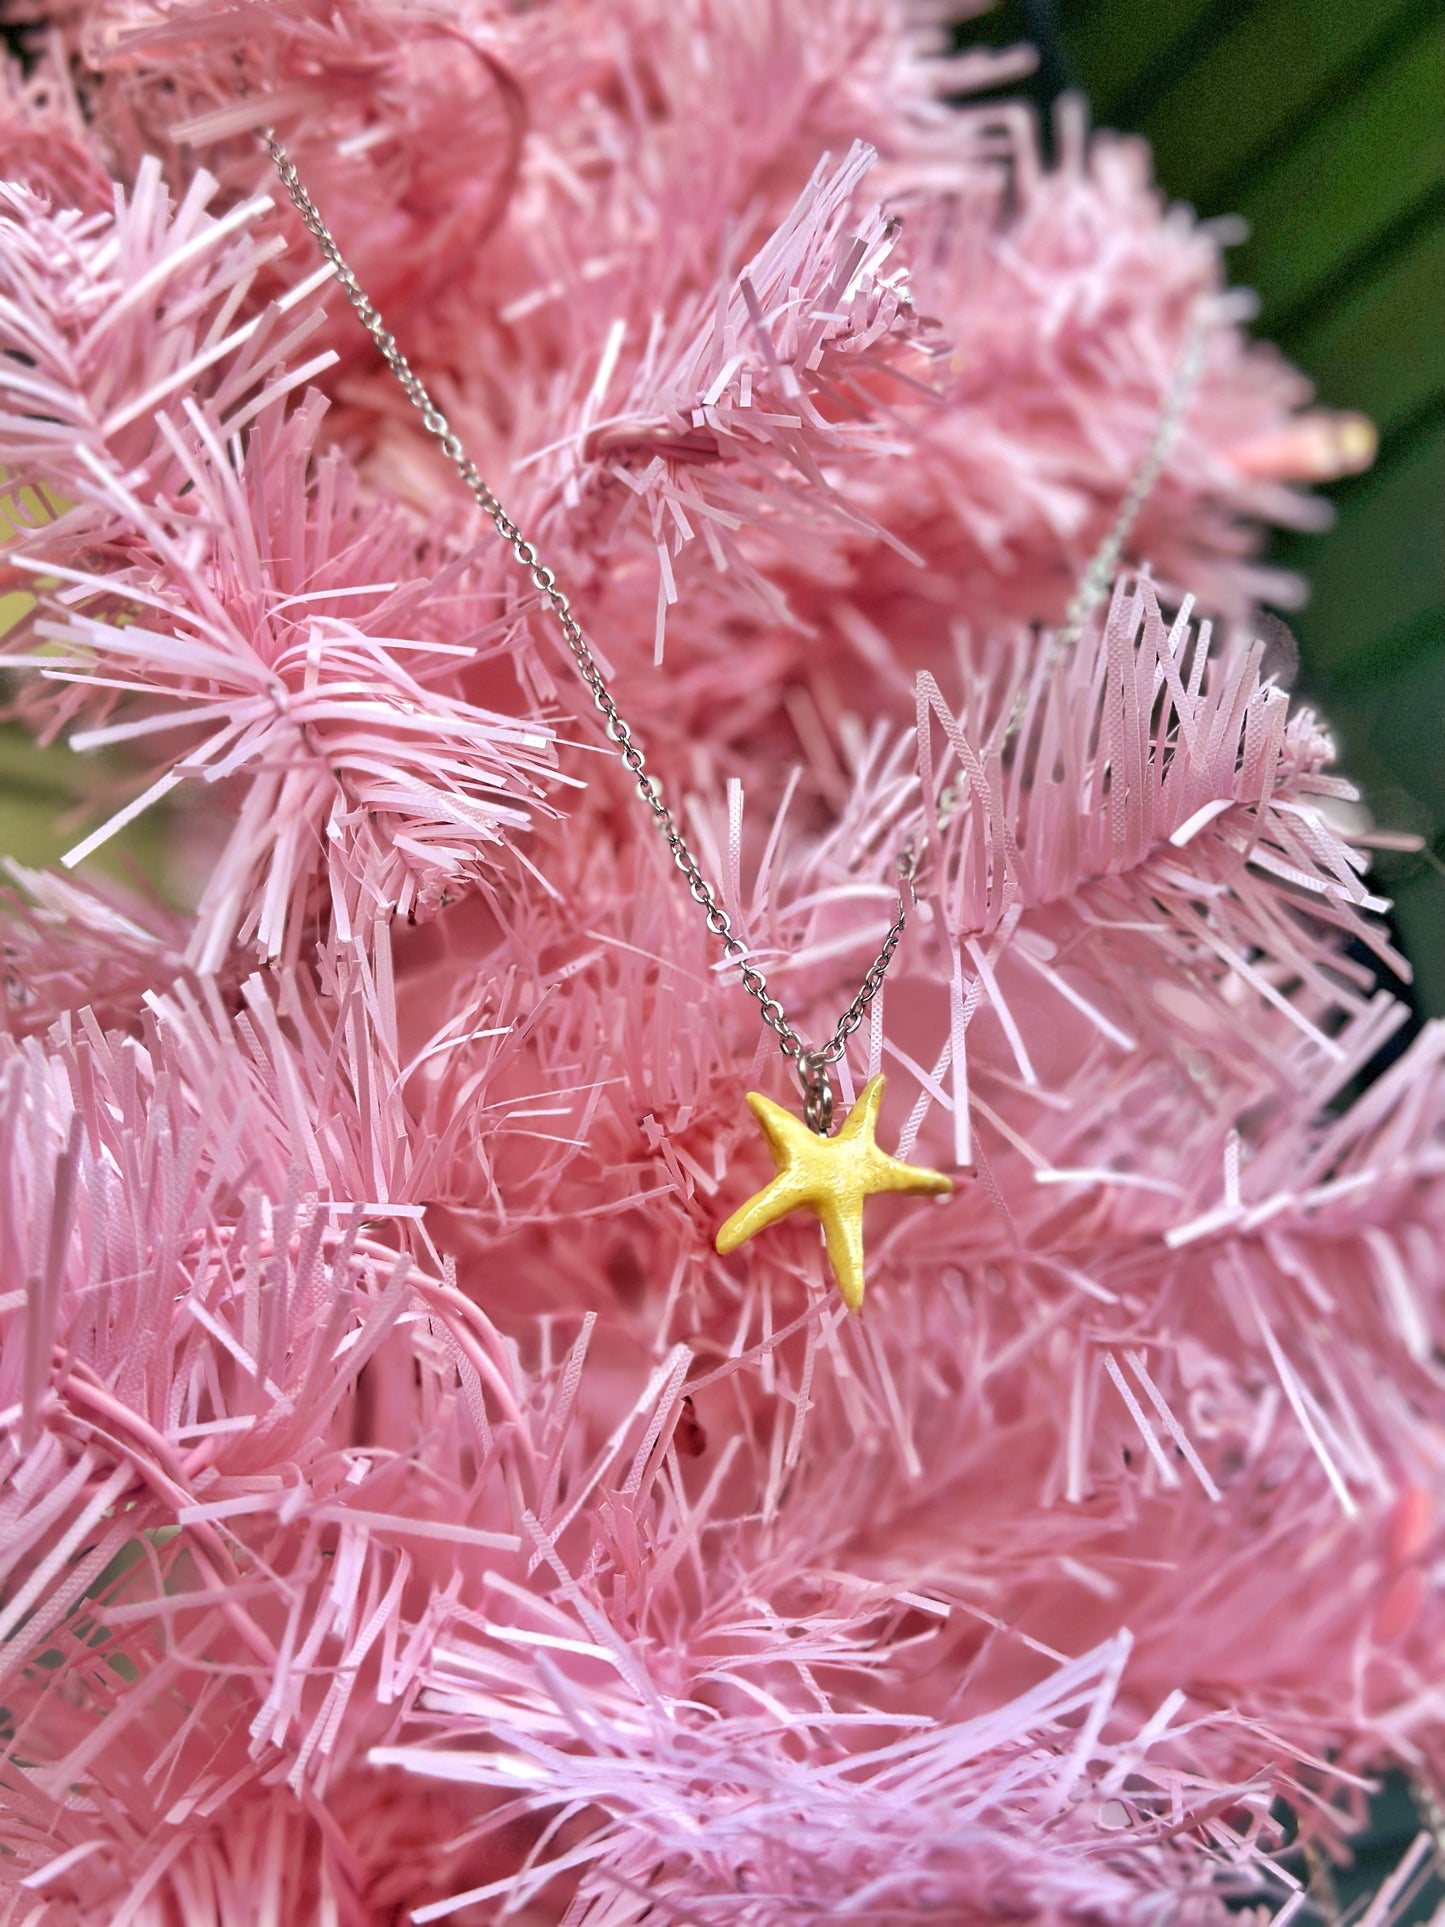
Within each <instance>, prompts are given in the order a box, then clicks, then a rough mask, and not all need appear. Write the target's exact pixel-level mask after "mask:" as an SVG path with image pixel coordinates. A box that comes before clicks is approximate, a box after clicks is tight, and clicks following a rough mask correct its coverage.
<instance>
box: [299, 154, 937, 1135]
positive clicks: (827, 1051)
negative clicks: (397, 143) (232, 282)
mask: <svg viewBox="0 0 1445 1927" xmlns="http://www.w3.org/2000/svg"><path fill="white" fill-rule="evenodd" d="M261 138H262V139H263V140H264V141H265V143H266V149H267V152H268V153H269V154H270V156H271V159H272V161H273V163H274V164H275V168H276V172H277V174H278V175H279V176H280V178H281V184H282V186H283V187H284V188H285V189H286V192H287V194H288V195H290V197H291V201H292V203H293V205H294V206H295V208H296V212H297V213H298V214H299V215H300V216H301V219H302V221H303V222H304V223H305V226H306V229H307V231H308V233H309V234H310V235H311V238H312V239H313V240H314V241H315V243H316V245H317V247H318V248H319V249H320V250H321V252H322V254H323V255H324V256H325V257H326V259H327V261H328V262H329V263H330V265H331V268H332V270H333V272H334V273H335V275H336V279H337V281H338V282H339V283H340V285H341V291H342V293H343V294H344V295H345V296H346V299H347V300H348V301H349V302H350V303H351V306H352V307H353V308H354V309H355V311H356V317H357V319H358V320H359V321H360V323H361V325H362V327H363V328H365V330H366V332H367V333H368V334H369V335H370V336H371V339H372V341H373V342H374V343H375V344H376V349H377V352H378V353H379V354H380V356H381V358H382V360H383V361H384V362H385V363H386V365H387V367H388V368H389V369H390V370H391V372H392V374H393V375H395V377H396V379H397V381H398V382H399V383H400V385H401V387H402V389H403V390H404V392H405V394H406V397H407V399H408V400H409V401H410V402H411V405H412V406H413V408H415V409H416V411H417V413H418V414H419V415H420V416H421V424H422V427H423V428H424V429H425V430H426V431H427V433H428V434H429V435H431V436H433V437H434V438H435V439H436V441H437V443H438V444H439V445H440V447H441V450H442V453H443V454H444V455H445V456H446V457H447V459H448V461H450V462H451V464H452V466H453V468H455V469H456V471H457V473H458V475H460V476H461V478H462V481H463V482H464V483H465V484H466V486H467V488H468V490H469V491H470V493H471V495H472V496H473V498H474V499H475V501H476V502H477V504H478V506H479V507H480V508H481V509H482V511H483V512H484V513H485V514H486V516H487V517H488V519H489V520H490V521H491V524H492V526H493V528H495V529H496V531H497V534H498V535H499V536H500V537H501V539H502V541H503V542H504V543H505V544H506V545H507V547H508V548H510V549H511V551H512V557H513V560H514V561H515V562H516V564H517V567H518V568H519V569H521V570H522V571H523V573H524V574H525V575H526V576H527V577H528V579H529V580H530V582H531V584H532V587H533V588H534V589H535V590H536V591H537V593H538V595H539V596H540V597H541V598H542V601H543V602H544V603H545V604H546V605H547V607H548V608H549V609H550V610H551V612H552V614H553V616H554V617H555V618H556V621H557V625H558V627H559V628H560V629H561V631H562V636H563V639H564V640H565V642H566V644H567V647H568V650H569V651H570V652H571V655H572V660H573V662H574V663H575V664H576V668H577V673H578V675H579V676H580V677H581V678H582V681H583V682H584V683H585V684H586V686H587V688H588V689H589V690H590V691H591V693H592V700H593V702H594V703H595V704H596V705H597V707H598V709H599V710H600V711H601V712H602V715H603V717H604V718H605V719H606V731H607V735H608V736H609V738H610V739H611V740H612V741H613V742H614V743H615V744H616V745H617V753H618V755H619V756H620V758H621V759H622V762H623V763H624V764H625V765H626V767H627V769H628V771H629V773H630V774H631V776H632V778H633V780H634V782H635V783H636V785H637V791H638V794H639V796H640V797H641V798H642V801H643V802H644V803H645V804H646V805H647V808H648V809H649V811H650V812H651V814H652V820H653V823H654V824H655V826H656V828H657V831H658V833H659V835H660V836H661V837H662V839H663V841H664V842H665V843H666V844H667V847H668V849H669V850H670V851H671V852H672V860H673V862H674V863H675V864H676V865H677V868H678V870H679V871H680V872H681V874H682V878H683V881H684V882H685V883H686V885H687V887H688V891H689V894H690V895H691V896H692V898H693V901H694V902H695V903H696V904H697V905H698V907H699V908H700V909H701V910H702V912H703V917H704V920H705V922H706V924H707V927H708V929H709V930H710V931H711V932H712V934H713V936H714V937H716V938H717V940H718V942H719V943H720V944H721V945H722V950H723V955H724V956H725V957H726V958H727V960H728V961H729V962H730V963H733V964H736V966H737V970H738V975H739V977H740V979H741V981H742V986H743V989H744V990H745V991H746V992H747V993H748V995H749V996H750V997H752V998H753V999H754V1000H755V1002H756V1003H757V1006H758V1009H759V1011H760V1013H761V1015H762V1020H763V1022H764V1023H765V1024H766V1025H767V1026H768V1028H769V1029H770V1030H771V1031H773V1032H774V1033H775V1034H776V1036H777V1039H778V1048H779V1050H780V1051H781V1052H782V1054H783V1056H784V1057H786V1058H788V1059H790V1061H791V1062H792V1063H793V1065H794V1067H795V1068H796V1069H797V1072H798V1075H799V1078H800V1080H801V1082H802V1085H803V1091H804V1097H805V1103H804V1114H805V1116H806V1118H807V1121H808V1123H809V1124H810V1125H811V1126H812V1128H813V1129H814V1130H815V1131H818V1132H819V1133H821V1134H822V1135H824V1136H826V1135H827V1132H828V1130H829V1128H830V1126H831V1123H832V1117H833V1090H832V1085H831V1083H830V1082H829V1079H828V1066H829V1065H830V1064H836V1063H837V1062H838V1060H839V1058H840V1057H841V1056H842V1055H843V1052H844V1050H845V1048H846V1046H847V1042H848V1039H849V1038H850V1037H851V1036H852V1035H853V1033H854V1031H855V1030H857V1028H858V1026H859V1025H860V1024H861V1023H862V1021H863V1017H864V1014H865V1012H866V1011H867V1009H868V1006H869V1005H870V1004H871V1003H872V1001H873V999H874V998H875V997H876V996H877V994H878V991H879V989H880V987H881V985H882V983H883V978H884V975H885V973H886V972H887V969H888V966H889V964H890V963H892V961H893V954H894V952H895V951H896V950H897V948H898V945H899V942H900V941H901V939H902V936H903V929H904V925H905V924H906V922H907V920H908V906H907V903H906V902H905V891H907V893H908V894H909V895H910V896H911V895H912V890H913V877H914V871H915V867H916V857H915V850H914V845H913V844H912V843H911V842H910V843H909V844H908V845H907V846H906V847H905V849H904V851H903V853H902V855H901V856H900V857H899V859H898V879H899V892H898V908H897V912H896V914H895V916H894V919H893V922H892V924H891V925H890V926H889V929H888V933H887V935H886V936H885V937H884V939H883V945H882V948H881V949H880V950H879V952H878V955H877V956H876V957H875V958H874V960H873V962H872V963H871V964H870V965H869V967H868V971H867V974H866V975H865V976H864V978H863V981H862V983H861V984H860V985H859V987H858V991H857V994H856V995H855V996H854V998H853V1001H852V1002H851V1003H850V1004H849V1006H848V1008H847V1009H846V1010H845V1011H844V1012H843V1015H842V1016H841V1017H840V1018H839V1019H838V1022H837V1024H836V1025H835V1027H834V1030H833V1034H832V1036H831V1037H829V1039H828V1040H827V1042H826V1043H825V1044H822V1045H820V1046H819V1047H818V1048H817V1049H814V1050H810V1049H809V1048H808V1046H807V1045H806V1044H805V1043H804V1041H803V1039H802V1037H801V1036H800V1035H799V1034H798V1032H797V1031H796V1030H795V1029H794V1028H793V1025H792V1024H791V1023H790V1022H789V1020H788V1016H787V1013H786V1012H785V1011H784V1009H783V1006H782V1004H781V1003H780V1002H779V1001H778V999H777V998H776V997H775V996H773V994H772V993H771V992H770V991H769V989H768V980H767V978H766V977H765V976H764V975H763V973H762V971H760V970H759V969H758V968H757V966H756V965H755V964H753V963H751V962H750V961H749V953H748V946H747V945H746V944H745V943H744V942H743V941H742V939H741V938H740V937H738V936H736V935H735V934H734V932H733V928H732V922H731V919H730V918H729V916H728V913H727V911H726V910H725V909H724V908H723V906H722V904H721V903H720V902H719V900H718V898H717V895H716V893H715V892H714V890H713V888H712V885H711V884H710V883H709V882H708V881H707V878H706V877H705V876H704V875H703V873H702V870H701V868H700V866H699V864H698V861H697V858H696V857H695V856H694V855H693V853H692V850H691V848H690V847H689V845H688V843H687V839H686V838H685V837H684V836H683V834H682V831H681V830H680V829H679V827H678V824H677V819H676V818H675V817H674V815H673V813H672V811H671V809H670V808H669V807H668V805H667V804H666V803H665V802H664V801H663V798H662V786H661V784H660V783H659V782H658V779H657V778H656V777H655V776H652V775H649V774H648V772H647V768H646V759H645V758H644V756H643V754H642V751H641V749H640V748H639V747H638V745H637V744H636V743H635V742H634V741H633V738H632V731H631V730H630V728H629V727H628V725H627V723H626V722H625V721H624V719H623V717H622V715H621V713H620V712H619V710H618V707H617V703H616V701H615V699H614V698H613V695H612V691H611V690H610V689H609V688H608V686H607V682H606V679H605V678H604V676H603V674H602V671H601V670H600V669H599V668H598V666H597V661H596V658H595V657H594V656H593V654H592V651H591V649H590V648H589V647H588V644H587V638H586V636H585V635H584V634H583V633H582V629H581V626H580V625H579V623H578V621H577V618H576V617H575V616H574V615H573V614H572V610H571V606H570V604H569V603H568V601H567V598H566V596H565V595H564V594H563V593H562V591H561V590H560V589H559V588H558V587H557V578H556V577H555V575H554V574H553V573H552V571H551V569H549V568H548V567H547V566H546V565H545V564H544V563H543V561H542V559H541V557H540V556H539V554H538V552H537V550H536V548H535V547H534V545H533V544H532V543H531V542H529V541H528V540H527V538H526V537H525V536H524V535H523V533H522V531H521V529H520V528H519V527H518V526H517V524H516V523H515V522H514V521H513V520H512V518H511V517H510V516H509V515H508V514H507V511H506V510H505V508H503V506H502V503H501V501H500V499H499V498H498V496H497V495H495V494H494V493H493V491H492V489H491V488H490V487H489V485H488V484H487V482H486V481H485V480H484V479H483V477H482V474H481V472H480V470H479V469H478V468H477V466H476V464H475V463H474V462H473V461H472V459H471V457H470V456H469V455H468V454H467V452H466V450H465V449H464V448H463V446H462V441H461V437H460V436H459V435H458V434H457V433H456V432H455V430H454V429H453V428H452V426H451V424H450V423H449V422H448V420H447V418H446V416H445V415H444V414H443V413H442V411H441V409H440V408H438V407H437V405H436V403H435V402H434V401H433V399H432V397H431V395H430V393H429V392H428V390H427V388H426V385H425V383H424V382H423V381H422V379H421V377H420V376H419V375H418V374H417V373H416V372H415V370H414V369H413V368H412V366H411V364H410V363H409V362H408V360H407V358H406V356H405V355H404V354H403V353H402V352H401V350H400V349H399V348H398V347H397V345H396V338H395V336H394V335H392V334H391V332H390V331H389V330H388V329H387V327H386V326H385V324H384V322H383V321H382V318H381V315H380V313H379V312H378V310H377V309H376V308H375V307H374V306H373V305H372V302H371V300H370V297H369V296H368V295H367V293H366V290H365V289H364V288H363V287H362V285H361V283H360V282H359V281H358V280H357V278H356V275H355V273H354V272H353V270H352V268H351V266H350V264H349V262H348V261H347V260H346V257H345V256H344V255H343V254H342V252H341V249H340V248H339V246H338V245H337V243H336V240H335V237H334V236H333V235H332V233H331V230H330V229H329V228H328V227H327V225H326V223H325V222H324V221H323V220H322V218H321V215H320V212H319V210H318V209H317V206H316V203H315V202H314V201H313V200H312V198H311V196H310V194H309V193H308V192H307V190H306V187H305V185H304V183H303V182H302V180H301V176H300V175H299V174H298V173H297V171H296V164H295V162H294V161H293V160H292V159H291V156H290V155H289V154H288V153H287V152H286V150H285V148H284V147H283V146H282V145H281V143H280V142H279V141H278V140H277V138H276V135H275V133H274V131H273V130H271V129H269V128H267V129H265V130H264V131H263V133H262V136H261Z"/></svg>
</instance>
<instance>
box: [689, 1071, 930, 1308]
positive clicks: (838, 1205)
mask: <svg viewBox="0 0 1445 1927" xmlns="http://www.w3.org/2000/svg"><path fill="white" fill-rule="evenodd" d="M882 1102H883V1079H882V1078H881V1077H870V1078H869V1080H868V1082H867V1083H866V1084H865V1085H864V1086H863V1093H862V1095H861V1096H860V1097H859V1099H858V1102H857V1103H856V1104H855V1105H854V1106H853V1108H852V1110H851V1111H849V1113H848V1120H847V1122H846V1123H845V1124H844V1126H843V1128H842V1130H841V1131H839V1133H838V1135H837V1136H836V1137H820V1136H819V1135H818V1133H817V1132H816V1131H812V1130H810V1129H809V1128H808V1126H807V1125H806V1124H805V1123H803V1121H802V1120H801V1119H800V1118H796V1117H794V1116H793V1114H792V1113H791V1111H785V1110H784V1109H783V1107H782V1105H781V1104H775V1103H774V1102H773V1100H772V1099H771V1098H770V1097H762V1096H760V1095H759V1094H758V1092H757V1091H749V1092H748V1108H749V1110H751V1112H752V1114H753V1116H754V1117H755V1118H756V1119H757V1120H758V1122H759V1124H761V1125H762V1127H763V1136H764V1137H765V1138H766V1139H767V1140H768V1149H769V1150H770V1151H771V1152H772V1154H773V1162H774V1163H775V1164H776V1165H777V1167H778V1175H777V1176H776V1177H775V1178H774V1179H773V1181H772V1183H771V1184H770V1185H768V1186H767V1187H766V1188H765V1189H764V1190H762V1191H759V1192H758V1193H757V1195H756V1196H755V1197H751V1198H749V1199H748V1201H747V1203H746V1204H744V1205H741V1206H739V1208H738V1209H737V1210H736V1211H734V1213H733V1214H732V1216H731V1217H730V1218H729V1219H728V1221H727V1223H726V1224H725V1225H723V1226H722V1228H721V1230H720V1231H719V1232H718V1234H717V1248H718V1250H719V1251H720V1252H721V1253H722V1254H723V1256H724V1257H726V1255H727V1254H728V1252H730V1251H736V1250H737V1248H738V1246H739V1245H740V1244H743V1243H744V1242H745V1241H746V1240H747V1239H749V1238H751V1237H752V1236H753V1235H754V1233H755V1232H758V1231H762V1230H764V1229H765V1228H766V1227H767V1226H768V1225H770V1224H776V1223H777V1221H778V1219H779V1218H785V1217H787V1215H788V1213H789V1212H790V1211H800V1210H805V1209H806V1210H808V1211H813V1212H816V1213H817V1216H818V1218H819V1221H820V1222H821V1224H822V1226H823V1235H824V1237H825V1239H826V1240H827V1245H828V1262H829V1264H830V1265H832V1267H833V1276H834V1277H835V1278H836V1279H837V1281H838V1289H839V1291H840V1292H841V1293H842V1295H843V1303H844V1304H845V1305H846V1306H847V1307H848V1309H849V1311H858V1310H860V1309H861V1308H862V1304H863V1285H864V1279H863V1200H864V1199H865V1198H867V1197H871V1196H872V1195H873V1193H874V1192H875V1191H925V1192H929V1193H931V1194H934V1195H938V1194H940V1193H942V1192H944V1191H951V1190H952V1189H953V1184H952V1182H951V1180H950V1179H948V1178H946V1177H945V1176H944V1175H943V1173H942V1172H941V1171H926V1170H924V1168H923V1167H922V1166H921V1165H918V1164H904V1163H903V1162H902V1161H901V1159H899V1158H891V1157H889V1156H888V1154H887V1152H886V1151H880V1150H879V1149H878V1146H877V1145H876V1144H875V1143H874V1142H873V1133H874V1130H875V1129H876V1128H877V1124H878V1107H879V1105H880V1104H881V1103H882Z"/></svg>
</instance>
